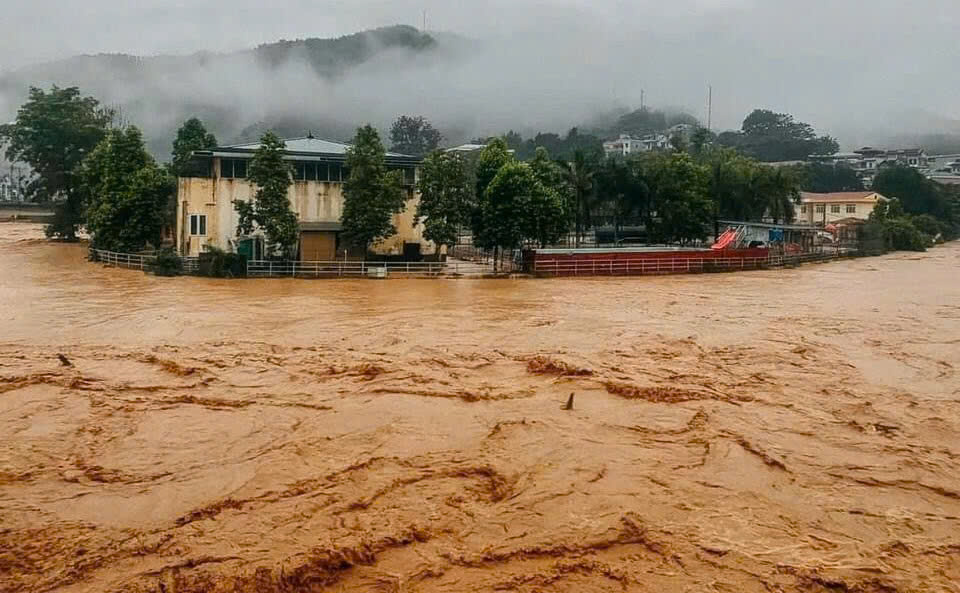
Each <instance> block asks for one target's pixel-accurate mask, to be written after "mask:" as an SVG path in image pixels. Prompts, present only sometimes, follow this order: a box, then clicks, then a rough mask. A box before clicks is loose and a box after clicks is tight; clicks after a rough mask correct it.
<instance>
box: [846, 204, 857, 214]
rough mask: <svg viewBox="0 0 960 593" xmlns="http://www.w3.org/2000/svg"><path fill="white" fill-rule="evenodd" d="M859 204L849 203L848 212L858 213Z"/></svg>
mask: <svg viewBox="0 0 960 593" xmlns="http://www.w3.org/2000/svg"><path fill="white" fill-rule="evenodd" d="M856 213H857V205H856V204H847V214H856Z"/></svg>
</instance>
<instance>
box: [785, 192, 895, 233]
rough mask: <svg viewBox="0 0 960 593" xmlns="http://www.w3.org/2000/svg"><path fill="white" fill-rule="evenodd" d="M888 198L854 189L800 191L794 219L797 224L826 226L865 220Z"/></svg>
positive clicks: (887, 200)
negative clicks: (843, 221)
mask: <svg viewBox="0 0 960 593" xmlns="http://www.w3.org/2000/svg"><path fill="white" fill-rule="evenodd" d="M889 201H890V200H889V199H888V198H886V197H885V196H882V195H880V194H878V193H876V192H871V191H854V192H835V193H829V194H815V193H810V192H801V193H800V203H799V204H797V205H796V206H794V208H795V209H796V217H795V220H796V221H797V223H799V224H808V225H819V226H826V225H828V224H831V223H834V222H837V221H840V220H846V219H858V220H867V219H868V218H870V214H871V213H872V212H873V209H874V208H875V207H876V205H877V204H879V203H881V202H889Z"/></svg>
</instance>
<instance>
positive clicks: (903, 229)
mask: <svg viewBox="0 0 960 593" xmlns="http://www.w3.org/2000/svg"><path fill="white" fill-rule="evenodd" d="M883 225H884V236H885V237H886V240H887V246H889V247H890V249H893V250H896V251H926V250H927V247H929V246H931V245H932V244H933V241H932V239H931V238H930V237H929V236H928V235H925V234H924V233H921V232H920V231H918V230H917V227H915V226H913V225H912V224H910V221H909V220H907V219H906V218H893V219H888V220H886V221H885V222H884V223H883Z"/></svg>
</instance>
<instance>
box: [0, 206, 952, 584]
mask: <svg viewBox="0 0 960 593" xmlns="http://www.w3.org/2000/svg"><path fill="white" fill-rule="evenodd" d="M39 236H40V235H39V234H38V232H37V230H36V228H35V227H31V226H26V225H17V224H5V225H0V248H2V252H0V436H2V439H0V591H4V592H12V591H54V590H55V591H70V592H80V591H84V592H101V591H163V592H166V593H170V592H177V593H184V592H201V591H202V592H207V591H223V592H226V591H231V592H233V591H237V592H254V591H257V592H270V591H394V592H400V591H403V592H414V591H416V592H436V591H517V592H533V591H570V592H594V591H597V592H599V591H617V590H625V591H650V592H654V591H657V592H661V591H690V592H694V591H696V592H700V591H715V592H777V591H796V590H800V591H824V592H825V591H848V592H863V593H893V592H908V591H931V592H934V591H935V592H943V591H960V586H958V585H957V583H958V582H960V376H958V374H957V367H958V366H960V279H958V275H957V270H958V269H960V246H958V245H949V246H945V247H940V248H937V249H934V250H931V251H929V252H928V253H925V254H909V255H907V254H894V255H889V256H886V257H880V258H871V259H860V260H852V261H844V262H838V263H830V264H823V265H817V266H807V267H803V268H799V269H795V270H778V271H765V272H747V273H738V274H724V275H706V276H673V277H659V278H650V277H644V278H627V279H621V278H617V279H612V278H602V279H557V280H389V281H381V282H378V281H373V280H345V281H336V280H333V281H304V280H289V281H285V280H249V281H219V280H208V279H200V278H174V279H164V278H155V277H151V276H146V275H144V274H142V273H140V272H137V271H128V270H116V269H107V268H102V267H100V266H99V265H96V264H91V263H87V262H85V260H84V248H83V247H82V246H79V245H62V244H52V243H47V242H44V241H42V240H41V239H40V238H39ZM59 354H62V355H63V356H64V357H65V359H66V362H67V363H69V364H65V363H64V362H61V360H60V359H59V357H58V355H59ZM571 393H573V394H575V398H574V406H573V409H572V410H564V409H563V408H564V404H565V403H566V401H567V399H568V397H569V395H570V394H571Z"/></svg>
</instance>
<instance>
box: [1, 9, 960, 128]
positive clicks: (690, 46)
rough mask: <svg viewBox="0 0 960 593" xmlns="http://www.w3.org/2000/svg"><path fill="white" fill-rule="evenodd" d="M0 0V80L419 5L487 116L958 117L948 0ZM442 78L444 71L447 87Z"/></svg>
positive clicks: (332, 24) (955, 26)
mask: <svg viewBox="0 0 960 593" xmlns="http://www.w3.org/2000/svg"><path fill="white" fill-rule="evenodd" d="M0 2H2V3H3V4H5V5H6V6H4V7H3V15H4V18H3V22H4V23H6V25H5V26H4V35H2V36H0V71H2V70H9V69H13V68H17V67H20V66H24V65H28V64H31V63H36V62H39V61H45V60H50V59H55V58H60V57H67V56H71V55H75V54H78V53H98V52H123V53H134V54H155V53H177V54H183V53H190V52H193V51H197V50H214V51H225V50H232V49H240V48H246V47H251V46H254V45H257V44H259V43H263V42H269V41H275V40H278V39H280V38H287V39H291V38H299V37H308V36H309V37H328V36H336V35H341V34H347V33H352V32H355V31H358V30H362V29H368V28H373V27H377V26H381V25H388V24H394V23H406V24H413V25H417V26H419V25H420V23H421V19H422V11H423V9H424V8H426V9H427V15H428V28H430V29H433V30H443V31H451V32H455V33H460V34H463V35H468V36H471V37H475V38H479V39H481V40H484V41H487V42H489V43H490V44H491V46H490V47H494V48H495V49H491V50H490V54H491V56H490V59H480V58H478V59H477V60H476V61H475V62H474V63H472V64H471V67H472V68H473V69H472V70H471V71H469V72H468V73H467V74H468V75H465V76H464V79H463V80H461V81H459V82H460V83H462V84H464V85H466V86H465V87H464V88H465V90H469V92H472V93H477V92H482V90H483V89H486V88H489V89H490V91H491V93H490V96H489V100H490V101H496V100H498V98H502V97H504V96H509V97H510V99H509V100H504V104H503V106H502V109H501V110H500V111H502V113H500V112H498V110H497V108H493V109H492V110H491V111H492V113H491V114H490V117H491V118H492V119H493V120H498V118H499V117H500V116H503V117H502V119H503V120H504V121H505V122H509V121H510V117H511V115H512V116H514V117H516V114H517V113H523V112H524V110H530V111H531V112H532V111H533V110H536V109H537V108H538V107H539V106H543V105H544V102H545V100H544V97H545V96H546V97H549V99H548V100H546V103H547V104H549V105H552V106H554V107H555V108H556V109H558V110H563V109H569V110H570V112H571V113H570V115H571V117H575V116H580V115H582V113H584V112H586V111H589V109H595V108H596V107H598V106H599V105H602V104H607V105H610V104H613V103H620V104H622V105H626V106H630V107H636V106H637V105H638V104H639V95H640V91H641V89H643V90H645V91H646V96H647V102H648V104H652V105H655V106H659V105H673V106H680V107H685V108H687V109H689V110H690V111H691V112H693V113H694V114H695V115H698V116H703V115H704V113H705V110H706V107H705V106H706V87H707V85H708V84H713V85H714V89H715V94H714V100H715V103H714V107H715V117H714V121H715V123H716V124H717V127H738V125H739V122H740V120H742V118H743V116H744V115H745V114H746V113H747V112H749V110H751V109H752V108H754V107H769V108H772V109H776V110H780V111H788V112H790V113H793V114H795V115H796V116H797V117H798V118H799V119H803V120H807V121H810V122H811V123H813V124H814V125H815V126H816V127H817V128H819V129H823V130H826V131H831V132H834V133H837V134H841V135H844V136H847V137H848V138H849V140H848V141H849V142H850V143H854V142H856V141H857V140H858V139H859V138H858V135H860V134H867V135H869V133H870V131H871V130H877V129H881V128H884V127H886V128H889V129H891V130H898V129H900V128H902V127H910V126H913V125H916V121H914V120H923V121H925V122H926V124H925V125H927V124H928V125H929V127H936V126H937V125H939V124H938V123H937V122H938V120H937V118H951V119H960V77H958V76H957V68H958V64H960V34H958V31H960V2H958V1H957V0H918V1H917V2H905V1H903V0H869V1H864V0H802V1H801V0H668V1H659V2H653V1H648V0H622V1H620V0H509V1H508V0H490V1H483V0H481V1H474V2H451V1H449V0H442V1H441V0H418V1H410V0H390V1H387V0H345V1H340V0H332V1H323V0H272V1H271V2H269V3H265V2H263V1H262V0H230V1H229V2H226V1H213V0H176V1H171V0H168V1H164V0H136V1H128V2H118V1H117V0H84V1H83V2H82V3H81V2H76V1H70V2H67V1H62V0H61V1H56V0H12V1H11V0H0ZM81 7H82V8H81ZM421 70H422V69H421ZM531 73H533V74H531ZM421 74H422V72H421ZM434 74H436V73H434ZM468 77H469V79H470V80H469V81H468V80H466V79H467V78H468ZM450 78H451V77H450V76H449V73H444V76H443V80H444V81H446V84H449V85H454V86H455V85H457V84H458V80H457V78H456V77H453V79H452V80H451V79H450ZM478 78H479V79H480V82H477V79H478ZM410 84H411V85H417V84H421V81H420V79H415V78H411V79H410ZM577 87H580V88H577ZM583 87H589V88H588V89H584V88H583ZM449 94H450V97H448V98H449V99H451V100H452V99H455V98H456V92H453V91H450V92H449ZM413 96H414V99H416V100H422V99H423V97H422V96H420V95H418V94H417V93H414V95H413ZM414 99H411V100H410V101H408V103H415V100H414ZM924 114H929V115H930V117H929V118H927V117H926V116H925V115H924ZM534 119H535V120H536V118H534ZM558 119H559V118H558ZM551 122H552V120H544V121H542V122H541V121H540V120H536V121H535V122H534V123H535V124H538V125H539V124H543V125H546V124H548V123H551ZM497 123H499V120H498V121H497ZM571 123H575V122H571ZM841 139H844V138H841Z"/></svg>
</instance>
